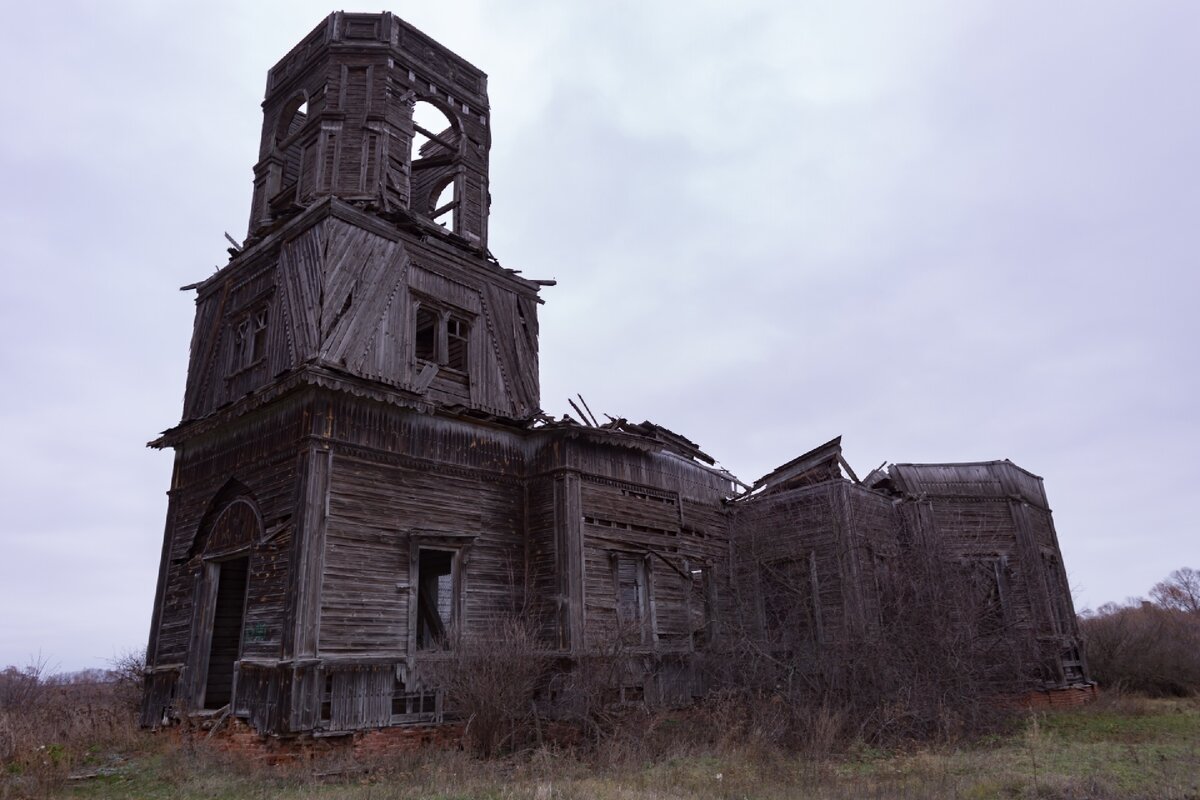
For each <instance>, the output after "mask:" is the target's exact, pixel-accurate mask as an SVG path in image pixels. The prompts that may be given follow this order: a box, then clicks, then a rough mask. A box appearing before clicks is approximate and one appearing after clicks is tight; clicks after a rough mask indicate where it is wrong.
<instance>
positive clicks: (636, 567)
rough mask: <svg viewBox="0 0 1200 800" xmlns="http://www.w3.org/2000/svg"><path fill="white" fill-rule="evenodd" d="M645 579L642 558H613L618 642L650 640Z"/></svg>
mask: <svg viewBox="0 0 1200 800" xmlns="http://www.w3.org/2000/svg"><path fill="white" fill-rule="evenodd" d="M647 577H648V576H647V570H646V559H645V558H644V557H643V556H635V555H625V554H616V555H614V557H613V579H614V582H615V584H616V597H617V625H618V627H619V629H620V635H621V639H622V641H624V642H625V643H627V644H645V643H646V642H647V641H648V640H649V638H650V633H649V631H650V627H651V626H650V607H651V604H650V587H649V583H648V580H647Z"/></svg>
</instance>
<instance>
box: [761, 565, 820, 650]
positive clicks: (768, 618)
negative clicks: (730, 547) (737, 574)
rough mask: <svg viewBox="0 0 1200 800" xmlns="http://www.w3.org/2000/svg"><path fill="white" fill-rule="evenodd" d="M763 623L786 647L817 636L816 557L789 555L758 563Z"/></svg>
mask: <svg viewBox="0 0 1200 800" xmlns="http://www.w3.org/2000/svg"><path fill="white" fill-rule="evenodd" d="M760 569H761V573H760V582H761V588H762V610H763V627H764V629H765V631H764V632H765V633H766V635H767V637H768V639H769V640H770V641H771V642H772V643H773V644H775V645H777V646H780V647H783V648H786V649H792V648H797V647H800V648H809V647H812V646H814V645H816V644H817V642H818V641H819V640H820V630H819V625H820V617H819V612H818V607H817V598H816V586H817V578H816V559H815V558H813V557H812V555H811V554H810V556H809V557H808V558H788V559H781V560H779V561H773V562H769V563H765V564H762V565H761V568H760Z"/></svg>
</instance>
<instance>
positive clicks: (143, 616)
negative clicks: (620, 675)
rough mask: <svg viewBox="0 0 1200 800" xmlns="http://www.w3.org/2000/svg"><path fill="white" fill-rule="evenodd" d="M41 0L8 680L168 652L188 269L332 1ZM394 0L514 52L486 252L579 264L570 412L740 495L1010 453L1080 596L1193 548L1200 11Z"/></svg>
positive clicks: (0, 574) (558, 323) (16, 305)
mask: <svg viewBox="0 0 1200 800" xmlns="http://www.w3.org/2000/svg"><path fill="white" fill-rule="evenodd" d="M48 8H49V7H46V6H42V7H41V8H38V7H37V4H33V3H23V4H19V5H17V6H14V7H13V8H10V9H8V11H7V13H6V15H5V24H4V26H3V27H2V29H0V67H2V68H3V69H2V72H3V74H4V75H6V76H7V80H6V82H5V83H6V92H7V95H8V96H7V97H6V98H5V124H4V126H3V127H2V128H0V164H2V167H0V169H2V173H0V174H2V176H3V193H2V197H0V226H2V229H0V248H2V251H0V257H2V260H0V263H2V264H3V269H4V278H5V280H4V281H3V288H2V289H0V370H2V374H3V376H4V378H3V380H4V390H3V392H2V393H0V426H2V429H3V431H4V433H5V439H6V441H7V443H8V444H7V446H6V447H5V451H6V456H5V458H4V459H3V460H2V461H0V502H2V504H3V511H4V513H3V516H2V517H0V666H2V665H4V664H9V663H15V664H24V663H27V662H28V661H29V660H30V659H31V658H37V657H39V654H40V657H41V658H43V659H45V660H47V661H48V662H49V663H50V664H51V665H52V666H57V667H58V668H60V669H64V670H67V669H78V668H82V667H91V666H103V665H104V663H105V661H106V659H111V658H112V657H113V656H114V655H115V654H118V653H121V652H122V651H125V650H129V649H133V648H138V647H141V646H144V644H145V641H146V636H147V631H148V628H149V622H150V610H151V605H152V601H153V595H154V585H155V579H156V573H157V567H158V557H159V548H160V546H161V537H162V529H163V522H164V515H165V511H166V498H165V491H166V489H167V485H168V482H169V479H170V472H171V454H170V453H169V452H168V453H161V452H157V451H151V450H148V449H146V448H145V447H144V443H145V442H146V441H147V440H149V439H150V438H152V437H153V436H154V435H155V434H157V433H158V432H159V431H161V430H163V429H165V428H167V427H169V426H171V425H173V424H175V423H176V422H178V421H179V417H180V413H181V403H182V395H183V384H184V375H185V370H186V367H187V353H188V341H189V337H190V334H191V326H192V314H193V310H194V307H193V302H192V300H193V297H194V294H193V293H190V292H187V293H185V292H180V291H179V290H178V287H180V286H182V285H184V284H188V283H192V282H194V281H197V280H200V279H202V278H204V277H206V276H208V275H209V274H211V273H212V271H213V269H214V268H215V266H216V265H218V264H223V263H225V261H226V254H225V247H226V242H225V240H224V238H223V236H222V233H223V232H225V231H228V232H230V233H231V234H232V235H233V236H235V237H237V238H241V237H243V236H244V235H245V229H246V221H247V216H248V213H249V202H250V191H251V176H252V174H251V166H252V164H253V162H254V160H255V158H256V156H257V146H258V138H259V127H260V125H261V118H262V113H261V109H260V106H259V104H260V102H261V100H262V93H263V89H264V86H265V80H266V72H267V69H268V68H269V67H270V66H271V65H273V64H274V63H275V62H276V61H277V60H278V59H279V58H280V57H281V56H282V55H283V54H284V53H286V52H287V51H288V50H289V49H290V48H291V46H292V45H293V44H295V43H296V42H297V41H299V40H300V39H301V38H302V37H303V36H304V35H305V34H306V33H307V32H308V31H310V30H311V29H312V28H313V27H314V26H315V25H316V24H317V23H318V22H319V21H320V20H321V19H322V18H323V17H324V16H325V15H326V14H327V13H328V12H329V11H330V10H331V9H330V7H329V6H327V5H325V4H322V3H314V2H308V1H307V0H304V1H299V0H289V2H274V1H272V2H260V1H259V0H255V2H245V0H242V2H236V3H235V2H203V3H199V2H176V3H171V2H161V1H160V0H141V1H140V2H131V1H130V0H116V1H115V2H110V3H104V4H100V3H91V2H88V3H82V2H67V3H60V4H56V5H55V6H54V7H53V10H52V11H51V10H44V9H48ZM347 10H360V9H354V8H351V9H347ZM361 10H377V9H374V8H368V9H361ZM389 10H392V11H394V12H395V13H397V14H399V15H400V16H402V17H404V18H405V19H407V20H408V21H409V22H411V23H413V24H414V25H416V26H417V27H419V28H421V29H422V30H424V31H425V32H426V33H427V34H429V35H431V36H432V37H434V38H435V39H437V40H439V41H441V42H443V43H444V44H446V45H447V46H449V47H450V48H451V49H452V50H454V51H456V52H457V53H459V54H460V55H462V56H463V57H465V58H466V59H468V60H469V61H471V62H472V63H474V64H475V65H477V66H478V67H480V68H481V69H483V70H484V71H485V72H487V73H488V75H489V87H490V95H491V103H492V112H493V113H492V124H493V135H494V141H493V147H492V151H491V159H492V195H493V206H492V217H491V249H492V251H493V252H494V253H495V254H496V255H497V256H498V257H499V259H500V260H501V262H502V263H503V264H504V265H505V266H508V267H513V268H516V269H521V270H523V272H524V274H525V275H526V276H528V277H533V278H556V279H557V280H558V282H559V283H558V286H557V287H554V288H551V289H547V290H546V291H545V292H544V293H543V295H544V297H545V300H546V305H545V306H543V307H542V312H541V322H542V339H541V346H542V360H541V365H542V386H543V399H542V404H543V407H544V408H545V409H546V410H547V411H549V412H551V413H554V414H561V413H563V412H564V411H569V407H568V406H567V404H566V398H567V396H568V395H572V394H574V393H575V392H580V393H582V394H583V395H584V397H585V398H586V399H587V401H588V403H589V404H590V405H591V407H592V409H593V410H595V411H596V412H597V414H599V413H600V412H601V411H604V412H607V413H609V414H612V415H614V416H618V415H619V416H624V417H627V418H630V419H632V420H634V421H641V420H643V419H650V420H653V421H655V422H657V423H659V424H662V425H666V426H667V427H669V428H672V429H674V430H677V431H679V432H681V433H683V434H685V435H687V436H688V437H690V438H692V439H693V440H695V441H697V442H699V443H700V444H701V445H702V446H703V447H704V448H705V449H706V450H707V451H708V452H710V453H711V454H712V455H714V456H715V457H716V458H718V459H719V460H720V461H721V463H722V464H723V465H724V466H726V467H727V468H729V469H730V470H732V471H733V472H734V473H735V474H737V475H739V476H740V477H741V478H742V479H744V480H747V481H752V480H753V479H754V478H757V477H759V476H760V475H762V474H763V473H765V472H768V471H769V470H771V469H772V468H774V467H775V466H777V465H779V464H781V463H783V462H785V461H788V460H789V459H791V458H793V457H794V456H796V455H798V454H799V453H801V452H803V451H805V450H808V449H809V448H811V447H813V446H815V445H817V444H820V443H822V442H824V441H826V440H828V439H830V438H832V437H833V436H835V435H838V434H841V435H843V436H844V440H843V441H844V446H845V452H846V456H847V457H848V459H849V460H850V462H851V464H852V465H854V466H855V468H856V470H857V471H858V472H859V474H865V473H866V472H868V471H870V470H871V469H872V468H873V467H875V466H876V465H878V464H879V463H881V462H883V461H885V460H886V461H892V462H905V461H908V462H922V461H973V460H989V459H1000V458H1008V459H1011V460H1013V461H1014V462H1016V463H1017V464H1019V465H1021V466H1023V467H1025V468H1027V469H1029V470H1031V471H1033V472H1035V473H1037V474H1039V475H1041V476H1043V477H1044V478H1045V479H1046V487H1047V491H1048V494H1049V497H1050V502H1051V505H1052V507H1053V509H1054V515H1055V524H1056V526H1057V529H1058V535H1059V540H1060V542H1061V544H1062V548H1063V552H1064V558H1065V562H1066V566H1067V570H1068V573H1069V575H1070V578H1071V582H1072V588H1073V589H1074V591H1075V594H1076V602H1077V605H1078V606H1079V607H1081V608H1082V607H1089V606H1090V607H1095V606H1098V605H1100V604H1101V603H1104V602H1106V601H1112V600H1117V601H1119V600H1123V599H1124V598H1126V597H1129V596H1133V595H1144V594H1145V593H1146V592H1147V590H1148V589H1149V588H1150V586H1151V585H1153V584H1154V583H1155V582H1156V581H1158V580H1160V579H1162V578H1163V577H1165V576H1166V575H1167V573H1169V572H1170V571H1171V570H1173V569H1176V568H1178V567H1181V566H1184V565H1190V566H1193V567H1200V552H1198V550H1200V544H1198V542H1200V537H1198V533H1200V531H1198V530H1197V522H1196V520H1197V517H1196V515H1195V512H1194V511H1193V507H1194V505H1195V500H1196V496H1197V490H1196V488H1195V487H1196V474H1195V473H1196V469H1195V458H1196V453H1197V451H1198V450H1200V411H1198V405H1200V404H1198V403H1197V398H1196V394H1197V389H1198V388H1200V386H1198V384H1200V356H1198V355H1197V338H1198V337H1197V333H1198V332H1200V322H1198V313H1197V306H1198V304H1200V278H1197V270H1196V263H1195V262H1196V258H1197V251H1198V248H1197V239H1198V237H1197V233H1196V231H1197V221H1198V217H1200V197H1198V193H1200V159H1198V158H1197V147H1198V143H1200V111H1198V110H1197V99H1196V87H1195V83H1196V76H1197V75H1198V74H1200V48H1198V47H1197V46H1196V42H1197V41H1200V4H1195V3H1190V2H1184V1H1183V0H1179V1H1178V2H1155V1H1154V0H1142V2H1137V3H1132V2H1119V3H1118V2H1095V0H1089V2H1075V1H1072V0H1067V1H1065V2H1056V3H1046V2H1014V1H1013V0H1004V2H998V1H997V2H987V3H971V2H961V0H957V1H956V2H906V3H894V2H883V1H882V0H880V2H847V0H837V2H809V1H808V0H792V1H791V2H782V1H779V2H776V1H763V2H755V1H753V0H749V1H748V0H739V2H738V3H730V2H697V1H696V0H689V1H688V2H645V0H642V2H601V3H596V2H592V3H555V4H550V3H539V4H535V3H520V2H482V1H481V2H464V3H449V2H447V3H421V4H416V3H412V4H400V5H394V6H392V7H391V8H390V9H389Z"/></svg>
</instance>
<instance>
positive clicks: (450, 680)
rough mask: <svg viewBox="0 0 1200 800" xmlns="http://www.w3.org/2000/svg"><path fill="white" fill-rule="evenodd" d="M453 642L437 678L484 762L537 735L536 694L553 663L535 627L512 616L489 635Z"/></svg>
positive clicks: (436, 671)
mask: <svg viewBox="0 0 1200 800" xmlns="http://www.w3.org/2000/svg"><path fill="white" fill-rule="evenodd" d="M449 640H450V641H451V642H453V646H452V647H450V649H449V651H448V653H447V655H446V656H445V658H444V659H441V660H439V661H438V663H437V666H436V667H435V673H436V674H435V676H434V677H435V680H436V681H437V683H438V685H440V686H442V687H443V688H445V690H446V694H447V701H448V703H449V704H450V707H451V708H452V709H453V710H454V711H457V712H458V713H460V714H462V715H463V716H464V717H465V719H466V725H465V731H464V736H465V738H466V740H467V744H468V746H469V747H470V748H471V749H472V750H473V751H474V752H475V753H476V754H478V755H480V756H482V757H484V758H489V757H491V756H493V755H495V754H497V753H498V752H500V751H501V750H503V749H505V748H511V747H515V746H517V745H518V744H519V743H520V742H522V741H523V740H524V739H526V738H527V737H528V735H529V734H530V733H531V731H535V730H536V726H537V724H538V718H537V711H536V708H535V707H534V702H533V700H534V695H535V694H536V692H537V690H538V688H539V687H540V686H541V685H542V683H543V681H544V678H545V674H546V672H547V670H548V668H549V666H550V663H551V660H550V656H549V654H548V653H547V651H546V650H545V648H544V647H543V646H542V644H541V642H540V641H539V639H538V636H537V633H536V631H535V629H534V626H533V624H532V623H531V622H529V621H528V620H526V619H524V618H522V617H519V616H515V615H514V616H507V617H504V618H501V619H499V620H497V621H496V623H495V624H494V625H492V626H491V627H490V630H489V632H488V634H487V635H482V636H480V635H475V636H469V637H468V636H455V635H451V636H450V637H449Z"/></svg>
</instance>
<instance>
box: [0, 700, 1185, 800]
mask: <svg viewBox="0 0 1200 800" xmlns="http://www.w3.org/2000/svg"><path fill="white" fill-rule="evenodd" d="M719 721H720V720H719V718H716V717H714V718H712V719H710V720H708V723H709V729H707V730H704V729H700V723H701V720H700V719H698V718H697V717H696V716H689V715H686V714H684V715H676V716H674V717H653V718H651V717H642V718H640V719H630V720H627V722H629V723H630V724H631V725H632V726H634V727H640V728H641V729H642V735H641V736H640V737H635V738H632V739H630V740H628V743H627V744H626V745H625V746H616V745H614V746H612V747H611V748H609V749H607V750H605V751H603V752H599V751H595V752H591V753H590V754H588V755H586V756H581V755H580V754H577V753H574V752H570V751H566V750H555V749H553V748H543V749H538V750H534V751H530V752H525V753H523V754H521V755H520V756H513V757H509V758H506V759H500V760H492V761H484V760H480V759H477V758H474V757H472V756H471V755H469V754H468V753H465V752H445V751H440V752H425V753H416V754H410V755H406V756H400V757H396V758H392V759H389V760H388V761H386V762H383V763H377V764H373V765H358V767H359V768H358V769H350V770H342V771H341V772H340V773H339V774H335V775H326V776H325V777H323V778H318V777H315V775H314V774H315V773H318V772H327V771H329V769H330V766H331V765H330V764H318V765H315V766H314V765H306V766H303V767H297V766H293V767H287V768H264V767H261V766H258V765H254V764H250V763H247V762H245V761H239V760H236V759H231V758H230V757H228V756H224V755H222V754H220V753H218V752H216V751H214V750H212V749H211V748H206V747H194V748H186V749H184V748H180V747H178V746H177V744H176V742H177V740H176V739H175V738H173V737H170V736H164V735H149V734H144V735H142V736H141V737H140V740H141V742H142V744H141V746H140V749H135V750H132V751H131V750H128V749H124V750H122V749H120V748H118V749H117V750H114V751H112V753H114V754H118V755H120V756H121V757H124V758H126V759H128V760H127V761H125V762H123V763H120V764H118V765H117V768H116V769H115V770H114V771H113V772H112V773H111V774H108V775H102V776H98V777H94V778H91V779H88V780H84V781H64V782H61V783H58V784H56V785H53V786H45V787H41V788H39V787H36V786H32V785H31V784H24V785H23V788H18V789H14V786H15V784H14V782H13V781H12V779H11V776H10V778H9V779H7V780H8V782H7V784H5V785H6V786H7V789H5V790H4V792H5V793H6V795H7V796H13V797H16V796H22V795H23V794H35V793H37V792H40V796H43V797H75V798H126V797H139V798H181V800H188V798H215V797H222V798H231V800H233V799H237V798H276V797H279V798H295V799H296V800H332V798H349V799H350V800H389V799H390V798H394V799H395V800H409V799H410V798H414V799H415V798H446V799H449V798H464V799H465V798H533V799H535V800H552V799H555V800H556V799H560V798H561V799H562V800H567V799H568V798H578V799H579V800H583V799H584V798H587V800H667V799H668V798H701V799H703V800H709V799H711V800H725V799H726V798H743V797H748V798H764V799H765V800H776V799H777V800H783V799H784V798H788V799H789V800H790V798H796V797H809V798H827V799H828V800H843V799H846V800H848V799H849V798H931V799H932V800H943V799H945V800H949V798H956V799H958V798H993V797H998V798H1062V799H1063V800H1066V798H1131V799H1132V798H1165V799H1166V800H1184V799H1185V798H1187V799H1189V800H1195V798H1197V797H1200V701H1197V700H1195V699H1190V700H1171V701H1167V700H1145V699H1140V698H1131V697H1127V696H1115V695H1114V696H1109V697H1106V698H1105V699H1103V700H1102V701H1101V702H1100V703H1097V704H1094V705H1093V706H1090V707H1087V708H1083V709H1075V710H1069V711H1058V712H1052V713H1046V714H1039V715H1037V716H1031V717H1027V718H1026V719H1025V720H1024V721H1023V723H1022V725H1021V727H1020V728H1019V729H1017V730H1014V731H1012V732H1010V733H1007V734H1004V735H1002V736H993V737H989V738H987V739H985V740H982V741H975V742H973V743H971V744H970V745H963V746H959V747H955V748H948V747H947V748H918V749H912V750H910V751H903V750H890V751H882V750H876V749H872V748H869V747H866V746H864V745H858V746H851V747H850V749H849V750H846V751H843V752H840V753H836V754H833V755H828V756H821V757H817V756H813V755H805V754H796V753H784V752H783V751H781V750H779V749H777V748H775V747H773V746H771V745H769V744H768V743H766V741H765V739H764V738H762V737H755V736H754V735H753V731H752V730H751V731H749V732H747V731H746V729H744V728H741V727H739V731H740V733H739V734H738V736H725V735H723V732H722V731H720V730H717V729H716V728H715V725H716V724H718V723H719ZM735 722H736V720H735ZM822 724H828V723H822ZM737 725H738V726H741V725H742V723H741V722H737ZM103 752H105V753H108V752H109V751H103ZM97 756H100V753H99V752H98V753H97ZM105 757H108V756H103V757H101V760H103V758H105ZM341 766H343V767H345V766H346V765H345V764H342V765H341ZM364 768H369V770H366V769H364Z"/></svg>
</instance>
